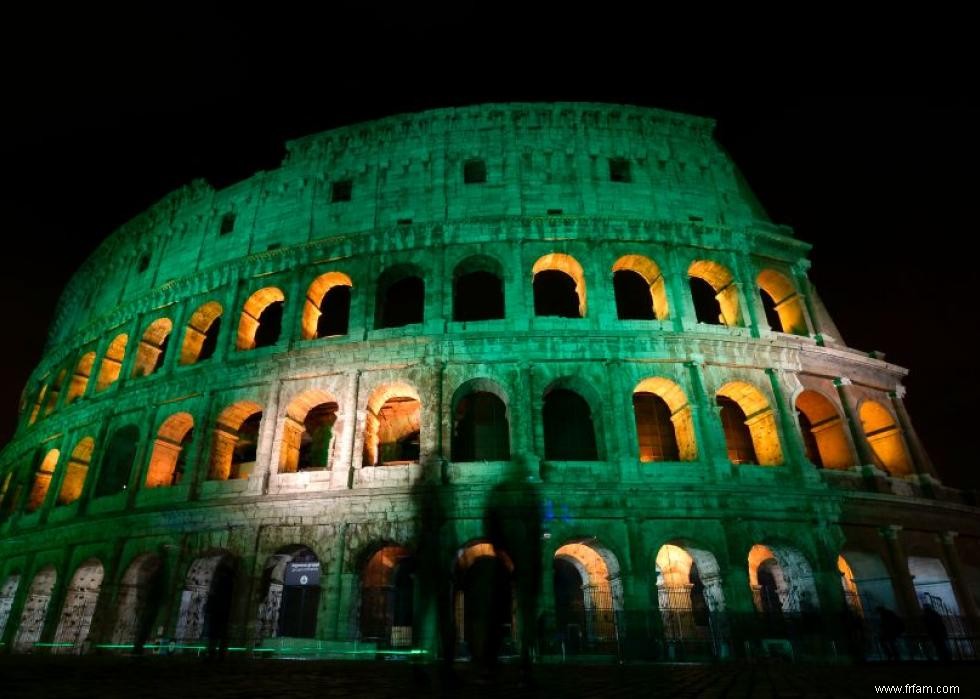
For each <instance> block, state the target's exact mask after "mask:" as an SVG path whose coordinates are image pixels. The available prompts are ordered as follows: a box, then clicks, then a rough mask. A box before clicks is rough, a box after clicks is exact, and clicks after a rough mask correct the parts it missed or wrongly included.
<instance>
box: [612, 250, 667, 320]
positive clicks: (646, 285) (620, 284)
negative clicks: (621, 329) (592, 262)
mask: <svg viewBox="0 0 980 699" xmlns="http://www.w3.org/2000/svg"><path fill="white" fill-rule="evenodd" d="M612 271H613V287H614V290H615V293H616V311H617V314H618V315H619V318H620V319H621V320H624V319H639V320H653V319H656V320H666V319H667V318H668V317H669V311H668V306H667V289H666V284H665V283H664V275H663V273H662V272H661V271H660V266H659V265H658V264H657V263H656V262H654V261H653V260H651V259H650V258H648V257H645V256H643V255H623V256H622V257H620V258H619V259H618V260H616V262H615V263H614V264H613V267H612ZM636 278H638V279H636ZM631 309H635V311H637V312H630V311H631ZM639 311H643V312H639Z"/></svg>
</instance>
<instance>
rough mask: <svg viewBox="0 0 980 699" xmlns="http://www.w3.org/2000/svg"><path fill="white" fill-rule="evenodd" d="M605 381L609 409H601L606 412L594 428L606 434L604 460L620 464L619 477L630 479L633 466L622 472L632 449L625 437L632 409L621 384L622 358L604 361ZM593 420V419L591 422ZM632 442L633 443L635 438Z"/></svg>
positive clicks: (628, 431)
mask: <svg viewBox="0 0 980 699" xmlns="http://www.w3.org/2000/svg"><path fill="white" fill-rule="evenodd" d="M606 381H607V382H608V387H609V389H608V391H607V392H606V396H607V397H608V398H607V399H608V401H609V402H608V405H609V408H610V410H609V411H603V413H607V414H604V415H602V418H601V421H599V424H597V425H596V430H597V431H599V430H601V431H602V432H603V433H605V435H606V438H605V442H606V445H605V446H606V454H605V457H606V460H607V461H611V462H617V463H618V464H620V469H619V477H620V479H622V478H624V477H628V478H629V479H630V480H632V479H633V478H634V476H635V467H634V472H633V473H624V472H623V469H624V467H626V464H627V461H628V459H629V457H630V453H631V451H632V450H631V449H630V446H631V445H630V444H629V440H628V439H627V435H628V434H630V433H631V432H632V430H631V429H630V423H631V421H632V416H631V415H630V412H632V411H629V410H627V408H626V401H625V395H626V393H627V389H626V388H625V387H624V385H623V383H624V382H623V362H622V360H620V359H612V360H610V361H608V362H606ZM610 418H611V419H610ZM595 422H596V421H595V420H593V423H595ZM610 423H611V424H610ZM610 427H611V429H610ZM596 436H597V437H598V436H599V435H598V434H597V435H596ZM633 442H634V444H635V440H633ZM635 461H636V459H633V462H634V463H635Z"/></svg>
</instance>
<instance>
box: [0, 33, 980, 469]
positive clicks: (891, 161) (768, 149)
mask: <svg viewBox="0 0 980 699" xmlns="http://www.w3.org/2000/svg"><path fill="white" fill-rule="evenodd" d="M206 19H207V20H208V21H204V22H202V23H201V24H200V25H192V26H184V25H180V26H177V25H173V24H168V23H166V22H164V23H163V24H162V25H160V24H159V23H158V24H157V25H155V27H154V29H153V31H149V32H147V33H142V34H140V33H132V34H129V35H128V36H129V38H123V39H115V40H114V41H113V42H104V41H97V40H95V39H97V38H99V37H96V38H95V39H93V37H91V36H88V37H87V39H86V40H80V39H77V38H76V39H75V40H74V41H69V42H68V44H67V46H61V49H62V50H63V53H62V54H61V55H63V56H65V57H66V58H65V59H64V60H63V61H61V62H59V63H58V64H57V65H56V67H55V68H53V69H52V68H47V67H44V66H42V65H41V63H40V62H39V61H40V54H41V53H42V52H43V50H44V47H45V46H46V45H47V44H45V45H36V46H34V47H33V52H32V51H26V52H24V53H22V54H19V55H18V56H17V59H18V60H17V61H16V62H14V63H11V62H10V61H9V60H4V61H3V63H4V68H3V69H2V70H3V74H2V77H3V78H4V81H3V86H4V87H3V90H4V92H3V95H4V100H5V102H6V104H7V108H6V109H5V110H3V111H2V114H0V126H2V131H0V162H2V167H0V177H2V186H0V197H2V208H0V212H2V213H0V225H2V227H3V229H2V230H3V233H2V235H3V241H4V256H3V260H4V267H3V275H0V284H2V294H3V298H4V299H6V300H7V303H6V307H5V310H4V313H3V316H2V318H3V322H4V323H6V325H7V328H6V331H5V332H4V333H3V335H2V337H3V338H4V340H5V342H4V344H3V350H2V353H3V355H2V356H3V360H4V362H3V366H4V369H3V372H2V375H0V444H2V443H5V442H6V440H7V439H8V438H9V436H10V434H11V433H12V431H13V428H14V425H15V421H16V407H17V403H18V399H19V395H20V391H21V389H22V387H23V385H24V383H25V382H26V380H27V378H28V375H29V374H30V372H31V370H32V369H33V367H34V366H35V365H36V362H37V361H38V360H39V359H40V357H41V351H42V346H43V344H44V339H45V335H46V329H47V325H48V323H49V322H50V320H51V318H52V314H53V310H54V306H55V303H56V301H57V299H58V296H59V293H60V290H61V288H63V286H64V284H65V282H66V281H67V279H68V278H69V277H70V275H71V274H72V272H73V271H74V270H75V269H76V267H77V266H78V265H79V264H80V263H81V261H82V260H83V259H84V258H85V257H86V256H87V255H88V254H89V253H90V252H91V251H92V250H93V249H94V248H95V247H96V245H97V244H98V243H99V241H100V240H102V239H103V238H104V237H105V236H107V235H108V234H109V233H110V232H111V231H112V230H113V229H114V228H115V227H117V226H118V225H120V224H121V223H123V222H124V221H126V220H127V219H129V218H131V217H132V216H134V215H135V214H137V213H138V212H140V211H142V210H143V209H145V208H146V207H147V206H149V205H150V204H152V203H153V202H154V201H156V200H157V199H159V198H160V197H161V196H163V195H165V194H166V193H167V192H169V191H171V190H173V189H175V188H177V187H179V186H181V185H182V184H185V183H186V182H188V181H189V180H191V179H193V178H197V177H203V178H206V179H207V180H208V181H210V182H211V183H212V184H213V185H214V186H216V187H223V186H226V185H228V184H230V183H233V182H235V181H237V180H240V179H243V178H246V177H248V176H249V175H251V174H253V173H254V172H255V171H257V170H260V169H270V168H275V167H276V166H277V165H278V163H279V161H280V159H281V157H282V155H283V152H284V149H283V144H284V142H285V141H286V140H287V139H290V138H295V137H299V136H303V135H306V134H309V133H315V132H317V131H322V130H325V129H328V128H332V127H334V126H339V125H343V124H346V123H350V122H354V121H360V120H363V119H368V118H375V117H382V116H385V115H388V114H392V113H397V112H401V111H415V110H419V109H425V108H430V107H440V106H452V105H459V104H469V103H477V102H487V101H518V100H520V101H523V100H531V101H550V100H559V99H560V100H589V101H592V100H594V101H611V102H624V103H631V104H639V105H646V106H654V107H661V108H666V109H674V110H678V111H684V112H689V113H694V114H702V115H707V116H712V117H714V118H716V119H717V121H718V131H717V136H718V139H719V140H720V141H721V142H722V144H723V145H724V146H725V147H726V148H728V150H729V151H730V152H731V153H732V155H733V157H734V158H735V160H736V162H737V163H738V164H739V166H740V167H741V168H742V170H743V172H744V173H745V175H746V177H747V179H748V181H749V184H750V185H751V186H752V187H753V189H754V190H755V192H756V193H757V195H758V197H759V199H760V200H761V202H762V203H763V205H764V206H765V207H766V209H767V210H768V211H769V213H770V216H771V217H772V219H773V220H774V221H775V222H777V223H784V224H788V225H790V226H793V228H794V229H795V230H796V234H797V236H798V237H800V238H802V239H803V240H806V241H809V242H811V243H813V244H814V246H815V247H814V250H813V253H812V256H811V259H812V261H813V269H812V272H811V277H812V279H813V280H814V282H815V283H816V285H817V288H818V289H819V290H820V293H821V295H822V296H823V299H824V302H825V303H826V304H827V306H828V308H829V310H830V312H831V314H832V315H833V317H834V318H835V320H836V322H837V324H838V326H839V328H840V330H841V332H842V334H843V336H844V338H845V339H846V340H847V342H848V344H849V345H851V346H852V347H857V348H860V349H863V350H871V349H878V350H882V351H884V352H885V353H886V355H887V358H888V359H889V360H890V361H894V362H896V363H898V364H901V365H903V366H906V367H908V368H910V369H911V375H910V376H909V378H908V380H907V382H906V383H907V386H908V389H909V395H908V398H907V401H908V405H909V410H910V412H911V415H912V419H913V422H914V423H915V425H916V427H917V429H918V430H919V432H920V434H921V436H922V437H923V439H924V441H925V444H926V447H927V449H928V450H929V452H930V453H931V454H932V456H933V458H934V460H935V461H936V462H937V465H938V467H939V469H940V473H941V475H942V476H943V479H944V480H945V481H946V482H948V483H950V484H951V485H960V486H969V487H980V475H978V473H977V469H975V468H973V461H972V459H971V458H970V456H969V453H968V449H969V448H970V441H969V439H968V434H970V432H971V430H972V429H975V425H974V423H975V419H976V415H977V411H976V409H975V407H974V406H975V402H974V398H973V397H974V396H975V395H977V390H978V389H980V385H978V384H980V378H978V371H977V368H976V367H975V366H974V365H973V364H972V363H973V361H974V359H973V357H974V356H975V355H974V352H975V349H974V348H975V346H976V341H977V339H978V338H977V335H978V332H977V320H976V319H975V318H974V317H973V314H972V310H973V307H974V306H976V302H975V294H976V292H975V289H974V287H975V286H976V284H977V280H976V277H977V272H976V271H973V270H972V269H971V265H970V264H969V262H968V259H969V258H968V245H969V242H972V241H970V238H971V237H972V235H973V234H974V231H973V230H972V229H973V228H975V226H973V225H971V224H972V223H973V220H974V218H973V215H974V211H973V207H972V206H971V203H972V200H973V191H972V190H973V188H974V185H975V177H971V176H970V175H971V174H972V173H971V172H970V169H971V167H973V165H972V164H973V163H975V162H976V161H977V157H978V155H980V153H978V145H977V132H976V128H975V127H974V126H972V124H975V123H976V122H977V117H978V113H977V108H976V107H974V106H971V105H968V104H967V97H966V96H962V97H957V96H955V95H954V96H950V95H942V96H927V95H911V94H902V95H899V94H891V95H878V94H868V93H866V94H856V93H853V94H834V95H819V94H810V95H807V94H789V95H787V94H777V93H775V92H764V91H755V92H749V93H735V92H724V93H703V94H698V93H696V92H694V91H691V92H690V93H688V94H683V93H679V92H678V91H676V90H669V91H667V92H664V91H662V90H658V89H657V85H656V84H655V83H651V82H650V81H649V79H643V80H639V79H629V80H620V81H610V80H609V79H608V76H601V78H596V79H589V78H586V77H582V76H580V75H575V76H574V81H573V80H572V79H571V77H572V76H571V75H562V74H561V72H560V70H558V69H555V70H556V71H557V72H554V73H553V74H552V73H547V75H548V77H549V79H547V80H542V79H541V78H542V75H544V74H546V71H523V72H521V73H519V74H518V73H515V72H513V71H510V72H508V70H507V68H508V66H506V65H505V66H503V67H502V68H500V69H499V70H497V71H496V72H494V71H489V70H488V71H480V75H479V77H478V78H477V77H473V76H470V79H467V80H459V79H456V78H455V76H453V75H452V73H451V68H447V67H446V66H445V65H441V64H440V65H439V67H438V69H436V68H435V67H434V66H435V65H437V64H429V63H427V60H428V59H429V58H431V57H429V56H426V57H422V58H417V59H416V60H415V61H414V62H413V61H412V60H411V59H410V58H405V57H404V56H402V55H399V56H398V57H397V63H396V67H395V68H393V69H390V70H389V72H385V73H380V72H377V71H376V70H375V69H374V68H373V67H371V66H370V64H369V62H363V63H362V62H358V61H357V60H353V61H352V60H349V61H347V62H340V61H339V58H340V54H339V53H338V51H337V49H336V47H334V50H333V51H330V50H327V49H326V48H324V50H323V51H322V52H317V51H311V52H310V53H311V55H313V56H314V57H315V58H314V59H311V58H310V57H309V56H305V55H304V56H302V57H299V56H295V57H293V56H287V57H286V59H285V60H280V61H277V62H275V63H274V64H273V65H274V66H275V68H273V67H271V66H270V61H269V60H268V57H267V55H266V54H264V53H263V50H264V49H268V46H267V45H266V44H263V43H262V42H259V41H258V40H257V37H256V36H255V34H254V33H253V32H252V30H251V29H249V28H245V27H243V26H239V25H233V24H229V23H226V24H223V25H222V26H221V30H220V31H219V32H216V31H215V20H216V17H214V16H210V17H208V18H206ZM60 38H62V37H61V35H58V36H56V37H55V38H53V39H52V38H51V37H48V39H47V41H48V42H49V43H50V42H57V41H58V40H59V39H60ZM286 43H287V45H288V41H287V42H286ZM175 47H176V48H179V49H180V50H179V51H175ZM7 58H9V56H0V59H7ZM347 58H348V59H349V58H351V57H350V56H349V55H348V56H347ZM361 58H362V57H361ZM311 60H312V66H313V67H314V68H316V70H310V67H311ZM355 65H361V67H360V68H358V67H355ZM620 77H622V76H620ZM627 77H629V76H627ZM633 77H634V78H635V76H633ZM646 86H649V89H647V87H646ZM968 125H970V126H968ZM967 241H969V242H967Z"/></svg>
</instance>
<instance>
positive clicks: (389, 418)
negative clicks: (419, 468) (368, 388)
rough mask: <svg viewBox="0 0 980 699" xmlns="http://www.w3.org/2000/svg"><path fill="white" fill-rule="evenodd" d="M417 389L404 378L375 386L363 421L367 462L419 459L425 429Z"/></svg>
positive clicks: (371, 464) (397, 461) (397, 462)
mask: <svg viewBox="0 0 980 699" xmlns="http://www.w3.org/2000/svg"><path fill="white" fill-rule="evenodd" d="M421 421H422V403H421V400H420V399H419V394H418V391H417V390H416V389H415V387H414V386H411V385H410V384H408V383H405V382H404V381H392V382H389V383H385V384H382V385H380V386H378V387H377V388H375V389H374V390H373V391H372V392H371V395H370V397H369V398H368V401H367V411H366V415H365V422H364V457H363V465H364V466H380V465H386V464H401V463H408V462H417V461H418V460H419V458H420V456H421V455H420V453H419V443H420V442H419V439H420V434H421V430H422V424H421Z"/></svg>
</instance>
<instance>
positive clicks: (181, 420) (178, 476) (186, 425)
mask: <svg viewBox="0 0 980 699" xmlns="http://www.w3.org/2000/svg"><path fill="white" fill-rule="evenodd" d="M193 431H194V418H193V417H192V416H191V414H190V413H177V414H175V415H171V416H170V417H168V418H167V419H166V420H165V421H164V422H163V424H162V425H160V430H159V431H158V432H157V438H156V440H154V442H153V454H152V455H151V456H150V466H149V469H147V472H146V487H147V488H159V487H161V486H170V485H178V484H179V483H180V482H181V480H182V479H183V476H184V465H185V463H186V452H185V449H184V448H185V447H186V446H187V445H188V444H189V443H190V441H191V436H192V434H193Z"/></svg>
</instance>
